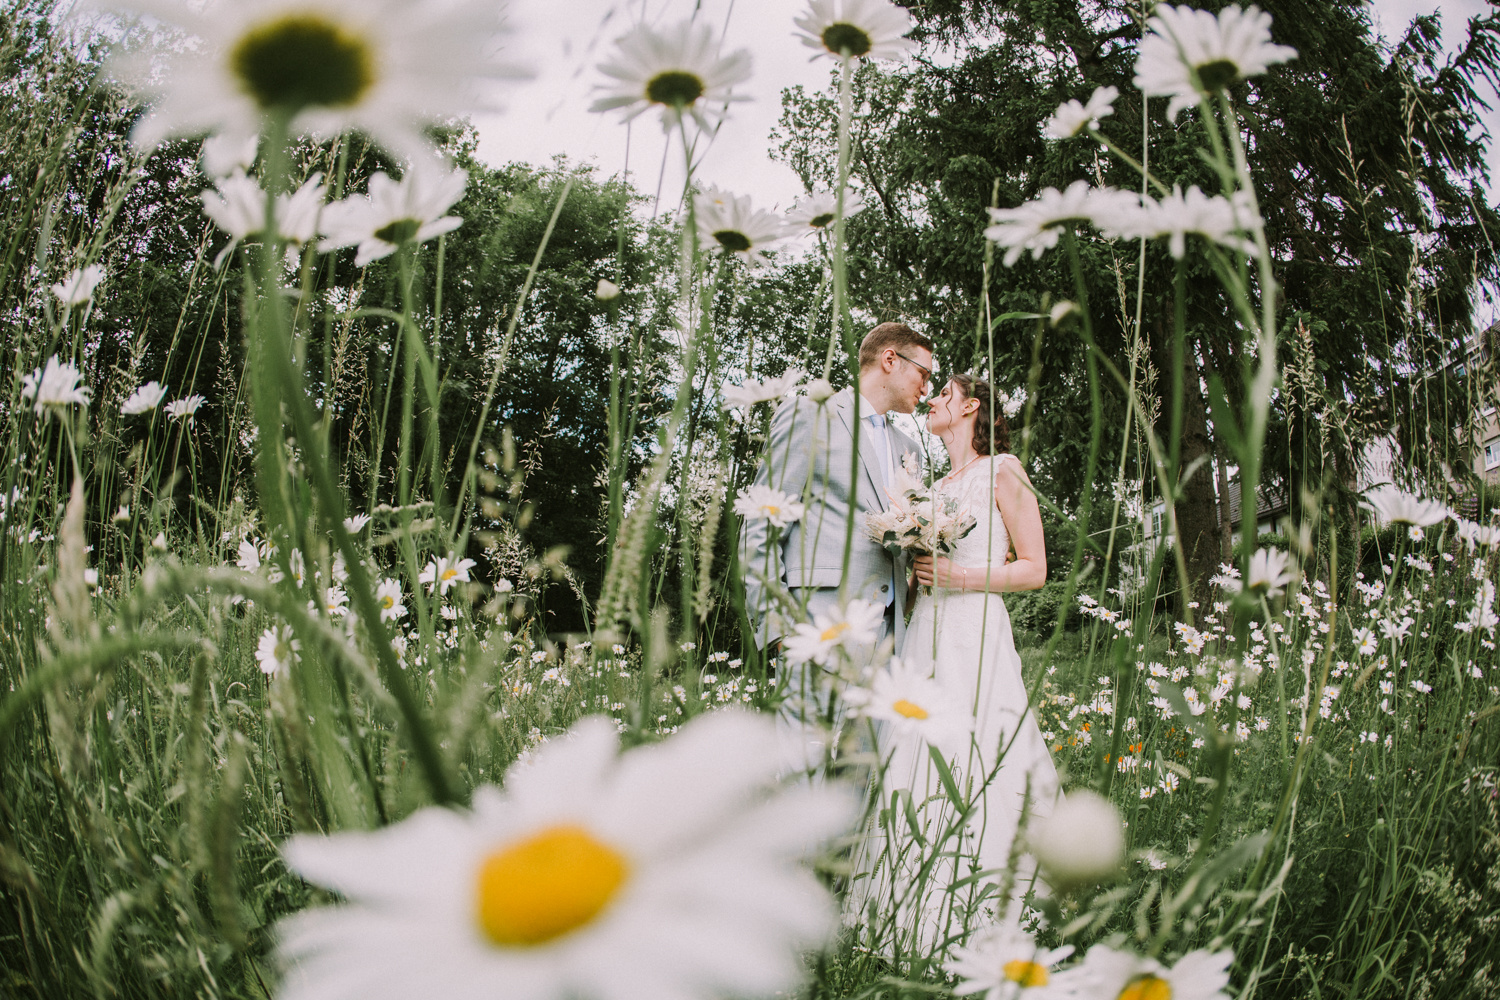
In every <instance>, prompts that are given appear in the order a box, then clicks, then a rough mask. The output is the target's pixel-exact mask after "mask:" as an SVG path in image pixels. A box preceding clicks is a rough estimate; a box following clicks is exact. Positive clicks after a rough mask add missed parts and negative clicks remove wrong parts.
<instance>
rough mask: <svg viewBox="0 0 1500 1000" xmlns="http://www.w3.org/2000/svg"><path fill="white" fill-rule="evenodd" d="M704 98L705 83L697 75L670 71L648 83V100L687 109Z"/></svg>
mask: <svg viewBox="0 0 1500 1000" xmlns="http://www.w3.org/2000/svg"><path fill="white" fill-rule="evenodd" d="M702 96H703V81H702V79H700V78H699V76H698V74H696V73H689V72H687V71H686V70H680V69H669V70H667V71H665V72H662V73H658V74H656V75H655V76H653V77H652V78H651V79H650V80H648V81H646V100H648V101H650V102H651V103H653V104H667V105H671V106H672V107H676V108H685V107H687V106H688V105H689V104H692V103H693V102H694V101H696V100H697V99H698V98H700V97H702Z"/></svg>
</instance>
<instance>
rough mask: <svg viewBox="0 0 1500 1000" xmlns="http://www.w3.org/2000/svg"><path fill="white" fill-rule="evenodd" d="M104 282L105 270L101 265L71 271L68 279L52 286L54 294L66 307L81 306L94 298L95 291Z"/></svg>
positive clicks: (91, 265)
mask: <svg viewBox="0 0 1500 1000" xmlns="http://www.w3.org/2000/svg"><path fill="white" fill-rule="evenodd" d="M103 280H104V268H103V266H101V265H99V264H90V265H89V266H88V267H83V268H79V269H78V270H76V271H70V272H69V273H68V276H67V277H66V278H63V280H61V281H59V282H58V283H57V284H55V285H53V286H52V294H53V295H56V296H57V298H58V301H59V302H61V303H62V304H63V305H65V306H81V305H83V304H84V303H85V302H87V301H88V300H89V299H91V298H93V297H94V289H95V288H98V287H99V282H101V281H103Z"/></svg>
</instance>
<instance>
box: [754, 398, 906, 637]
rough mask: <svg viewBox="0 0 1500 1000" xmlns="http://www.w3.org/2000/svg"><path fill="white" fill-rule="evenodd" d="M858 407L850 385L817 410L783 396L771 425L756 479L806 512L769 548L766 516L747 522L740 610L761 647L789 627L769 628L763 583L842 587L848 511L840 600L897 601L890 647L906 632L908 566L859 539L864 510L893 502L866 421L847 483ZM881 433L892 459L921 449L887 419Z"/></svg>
mask: <svg viewBox="0 0 1500 1000" xmlns="http://www.w3.org/2000/svg"><path fill="white" fill-rule="evenodd" d="M854 403H855V400H854V391H853V390H852V389H844V390H843V391H842V392H838V393H835V394H834V395H833V396H832V397H831V398H830V399H829V400H828V401H827V402H826V403H825V404H824V405H823V406H819V405H818V404H816V403H814V402H813V401H812V400H810V399H808V398H807V397H806V396H795V397H792V398H790V399H787V400H784V401H783V402H782V403H781V405H780V407H779V408H778V409H777V410H776V415H775V416H774V417H773V418H772V420H771V436H770V439H769V441H768V442H767V444H766V451H765V454H764V455H763V456H762V458H761V464H760V468H759V469H758V470H757V472H756V474H755V482H756V484H757V485H761V486H771V487H774V488H775V489H778V490H782V491H783V492H786V493H790V494H792V495H793V496H795V497H800V498H802V499H803V500H804V501H805V502H806V504H807V510H806V513H805V514H804V515H803V517H802V520H800V521H797V522H795V523H793V524H790V525H788V526H787V527H786V528H784V529H783V530H782V532H781V537H780V539H779V543H778V544H776V545H774V546H773V545H772V544H771V539H770V532H769V531H768V525H767V522H766V521H765V520H763V519H755V520H750V521H747V522H746V523H745V524H744V527H743V531H742V532H741V534H740V567H741V569H742V571H743V573H744V576H745V609H746V612H747V613H748V614H749V615H750V618H751V620H752V621H755V622H756V623H757V628H756V637H757V643H758V644H760V645H764V644H765V642H766V641H767V640H768V639H770V638H773V637H775V636H776V635H779V634H783V633H784V632H786V631H790V626H787V627H786V628H784V629H775V630H774V631H772V630H771V629H772V626H771V623H770V622H769V621H767V617H768V616H767V611H768V602H767V595H766V591H765V587H764V582H763V581H764V580H767V579H769V580H779V581H780V582H781V583H783V584H785V585H786V586H787V587H789V588H793V589H796V588H815V589H820V590H830V589H831V590H837V589H838V588H839V587H840V586H844V585H845V579H844V538H845V535H846V533H847V529H848V524H849V508H850V506H851V505H852V506H853V507H854V509H855V511H856V514H855V519H854V540H853V545H852V546H851V548H850V554H849V573H848V580H847V587H846V590H845V594H846V596H847V597H850V598H853V597H863V598H865V599H866V600H869V601H873V602H874V603H876V604H881V605H883V604H886V603H888V601H887V598H888V597H891V598H894V602H895V608H896V615H895V622H896V625H895V628H896V648H897V649H899V648H901V646H900V640H901V635H902V633H903V632H904V631H905V622H904V615H903V613H902V610H903V608H904V606H905V602H906V579H907V575H908V574H909V572H910V569H909V567H908V566H907V561H906V559H905V558H901V559H898V560H895V561H894V562H893V560H892V558H891V556H890V554H889V553H887V552H886V551H885V549H884V548H882V547H881V546H880V545H877V544H876V543H875V542H872V541H870V540H869V538H868V536H867V535H866V534H865V530H864V519H863V515H864V513H865V512H867V511H870V510H885V509H886V507H887V506H888V501H889V498H888V497H887V495H886V492H885V489H884V488H883V487H882V486H881V482H882V475H881V465H880V459H879V458H878V457H877V455H876V452H875V450H874V448H875V444H874V441H873V437H874V432H873V431H872V430H871V428H870V426H869V425H868V424H865V425H863V426H862V427H861V428H860V431H861V433H860V437H859V451H860V456H859V459H860V460H859V468H858V472H857V473H856V474H855V475H854V477H853V480H852V481H851V479H850V472H851V470H853V468H854V464H853V458H854V425H855V419H854ZM868 416H869V413H868V412H861V413H860V418H861V419H863V418H865V417H868ZM886 433H888V434H889V435H890V437H891V450H892V452H893V453H894V458H895V461H897V462H899V461H901V458H902V456H903V455H905V454H906V453H907V452H911V453H917V452H918V447H917V443H916V442H915V441H913V440H912V439H911V438H909V437H907V436H906V435H905V434H902V433H901V432H900V431H898V430H896V428H895V427H893V426H890V425H889V423H888V424H887V426H886ZM892 590H894V593H892Z"/></svg>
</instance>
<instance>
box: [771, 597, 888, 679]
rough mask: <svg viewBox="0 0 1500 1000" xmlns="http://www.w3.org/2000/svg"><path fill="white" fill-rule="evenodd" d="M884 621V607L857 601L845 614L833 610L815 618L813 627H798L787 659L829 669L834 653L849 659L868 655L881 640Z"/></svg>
mask: <svg viewBox="0 0 1500 1000" xmlns="http://www.w3.org/2000/svg"><path fill="white" fill-rule="evenodd" d="M884 618H885V608H884V607H882V606H880V605H879V604H876V603H875V602H873V601H865V600H860V599H858V598H856V599H855V600H852V601H850V602H849V603H848V604H846V605H845V606H844V607H843V609H842V610H840V609H839V608H833V609H831V610H829V611H828V612H827V613H825V614H820V615H816V616H814V618H813V620H812V622H811V623H808V622H802V623H801V624H799V625H798V626H797V627H796V629H795V630H794V631H793V634H792V635H790V636H788V637H787V638H786V642H785V643H784V646H785V653H786V658H787V659H788V660H789V661H790V662H792V663H806V662H808V661H809V660H810V661H812V662H813V663H816V664H819V665H820V666H825V667H826V666H827V665H828V660H829V658H830V657H831V656H833V654H834V651H835V650H839V649H842V650H843V651H844V652H845V653H848V654H849V655H850V656H857V655H858V654H859V653H860V652H861V651H864V652H868V650H869V648H870V647H871V646H874V645H875V641H876V640H877V639H878V638H879V637H880V627H881V625H882V623H883V619H884Z"/></svg>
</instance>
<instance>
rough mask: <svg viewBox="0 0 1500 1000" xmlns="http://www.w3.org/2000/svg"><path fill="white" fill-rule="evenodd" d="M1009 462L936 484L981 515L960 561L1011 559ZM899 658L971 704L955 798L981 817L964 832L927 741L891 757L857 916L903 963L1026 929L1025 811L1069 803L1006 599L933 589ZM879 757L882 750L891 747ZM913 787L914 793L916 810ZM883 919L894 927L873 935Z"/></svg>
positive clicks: (874, 943)
mask: <svg viewBox="0 0 1500 1000" xmlns="http://www.w3.org/2000/svg"><path fill="white" fill-rule="evenodd" d="M1002 462H1018V459H1016V458H1015V457H1014V456H1011V455H999V456H988V457H984V458H980V459H978V460H977V461H975V462H974V463H973V464H972V465H970V466H969V467H967V468H965V469H963V470H961V471H960V472H959V474H958V475H957V476H955V477H952V478H951V479H947V480H941V481H940V482H939V483H938V484H937V488H938V489H939V490H940V491H941V492H942V493H944V494H946V495H949V496H957V497H958V498H959V500H960V502H961V503H962V504H964V505H965V506H967V507H968V509H969V511H970V512H971V513H973V514H974V515H975V517H976V518H977V520H978V523H977V524H976V525H975V527H974V529H973V530H972V531H971V532H970V533H969V534H968V535H967V536H966V537H965V538H963V539H961V540H960V541H959V543H958V546H957V548H956V550H955V551H954V553H953V554H952V555H951V556H950V558H951V559H952V560H953V561H954V562H955V563H957V564H959V565H962V566H968V567H984V566H986V565H990V566H998V565H1001V564H1003V563H1004V562H1005V561H1006V556H1007V553H1008V552H1009V550H1010V535H1009V533H1008V532H1007V531H1006V528H1005V521H1004V519H1003V518H1002V517H1001V516H1000V511H999V509H998V508H997V507H996V504H995V498H994V483H995V473H996V472H997V471H998V469H999V468H1000V463H1002ZM900 655H901V658H902V659H903V660H905V661H906V663H907V664H908V665H912V666H919V667H926V668H928V669H930V670H931V671H932V675H933V676H934V677H935V678H936V679H937V680H938V681H939V682H940V683H942V684H943V686H944V687H945V688H946V689H947V690H948V691H949V692H951V693H952V694H954V695H956V696H958V697H960V698H963V699H966V700H968V702H969V703H970V704H971V705H972V707H973V712H974V740H973V743H972V744H971V749H970V750H969V751H968V752H967V753H965V754H958V755H955V756H950V757H949V758H948V759H949V765H950V768H951V770H952V773H953V777H954V779H955V786H956V790H957V791H958V792H959V794H960V797H961V798H962V800H963V801H964V802H965V803H971V804H973V806H974V808H973V812H972V815H971V816H970V817H969V820H968V823H967V824H966V825H965V826H963V827H960V826H959V825H958V824H956V822H955V821H956V819H957V817H958V816H959V815H960V813H959V810H958V809H957V808H956V807H955V806H954V804H953V803H952V801H951V798H950V796H949V795H948V794H947V793H946V792H945V790H944V788H943V785H942V782H941V780H940V777H939V774H938V770H937V767H936V766H935V765H934V764H933V762H932V760H931V757H930V754H929V751H928V748H927V746H926V744H922V743H916V744H913V743H906V744H899V745H896V746H894V747H893V748H890V751H889V753H890V757H889V762H888V764H887V765H886V767H885V769H884V781H883V788H882V789H881V801H880V811H881V814H883V817H884V821H883V822H880V823H878V824H877V826H876V828H875V829H874V830H872V831H871V836H870V837H869V838H868V839H867V841H866V842H865V844H864V850H863V860H861V861H860V862H859V863H858V867H859V869H860V870H861V871H862V872H863V873H864V875H863V881H864V883H865V884H864V885H862V886H861V885H860V884H859V881H856V883H855V886H854V888H853V892H852V893H851V902H852V904H853V905H854V906H856V907H858V908H860V909H861V910H863V911H864V912H862V913H861V914H860V915H859V916H858V917H857V919H858V920H860V921H861V922H862V923H863V925H864V926H865V929H866V934H867V942H866V943H867V944H868V945H869V946H870V947H871V948H872V950H876V951H879V952H882V953H885V954H888V955H894V956H896V957H900V956H901V955H902V954H928V955H930V954H935V953H938V952H939V951H945V950H947V949H948V948H949V947H951V946H952V945H954V944H956V943H958V942H959V941H961V940H963V938H965V937H966V936H967V935H968V933H969V932H970V931H972V930H973V929H975V928H976V927H979V926H984V925H987V924H989V923H992V922H995V921H1009V922H1011V923H1015V922H1017V921H1019V920H1020V918H1021V903H1020V900H1021V897H1022V896H1023V895H1024V894H1025V892H1026V891H1027V890H1028V889H1029V888H1031V883H1032V881H1033V874H1034V871H1035V864H1034V862H1031V861H1030V859H1029V858H1028V857H1027V856H1025V855H1024V854H1021V853H1018V855H1017V858H1016V866H1015V868H1014V870H1013V873H1012V876H1011V877H1008V876H1007V870H1008V869H1010V864H1011V847H1012V844H1013V843H1014V842H1015V840H1016V833H1017V830H1018V828H1019V826H1020V824H1021V821H1022V818H1023V815H1024V816H1030V815H1038V814H1042V815H1044V814H1046V813H1048V812H1050V811H1051V806H1052V804H1053V803H1054V802H1055V801H1056V799H1057V795H1058V780H1057V770H1056V768H1055V767H1054V766H1053V763H1052V757H1051V755H1050V754H1049V752H1048V749H1047V745H1046V742H1045V741H1044V740H1043V739H1042V734H1041V730H1040V729H1039V727H1038V726H1037V723H1036V717H1035V715H1034V714H1033V713H1032V712H1031V711H1030V709H1029V707H1028V703H1027V689H1026V683H1025V681H1024V680H1023V679H1022V676H1021V658H1020V655H1019V654H1018V653H1017V652H1016V646H1015V640H1014V639H1013V638H1012V635H1011V628H1010V615H1009V613H1008V612H1007V611H1006V608H1005V602H1004V600H1003V599H1002V598H1001V596H1000V595H999V594H985V593H972V592H961V591H956V590H947V589H944V588H941V587H937V588H933V592H932V593H931V594H921V595H920V596H918V598H917V604H916V607H915V609H914V610H913V613H912V618H911V623H910V625H908V627H907V630H906V637H905V641H904V643H903V644H902V647H901V654H900ZM881 751H882V755H884V754H885V753H886V752H887V748H884V747H882V748H881ZM902 792H909V793H910V809H908V806H907V803H906V802H905V801H904V796H903V795H902V794H900V793H902ZM893 793H896V794H894V795H893ZM913 814H914V816H915V818H916V820H917V821H918V824H919V825H920V826H921V827H922V829H923V834H922V837H920V838H918V837H914V836H912V835H911V832H910V828H911V819H912V818H913ZM945 834H947V836H946V838H945V836H944V835H945ZM923 840H925V841H926V843H925V844H924V843H922V841H923ZM893 871H894V872H895V877H894V878H892V874H891V873H892V872H893ZM982 872H988V873H989V874H987V875H982V874H980V873H982ZM976 876H977V877H976ZM1001 893H1003V894H1004V895H1003V897H1002V895H1001ZM872 919H874V920H878V921H881V922H883V923H884V924H885V927H884V928H883V929H881V928H876V927H871V926H870V924H871V920H872Z"/></svg>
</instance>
